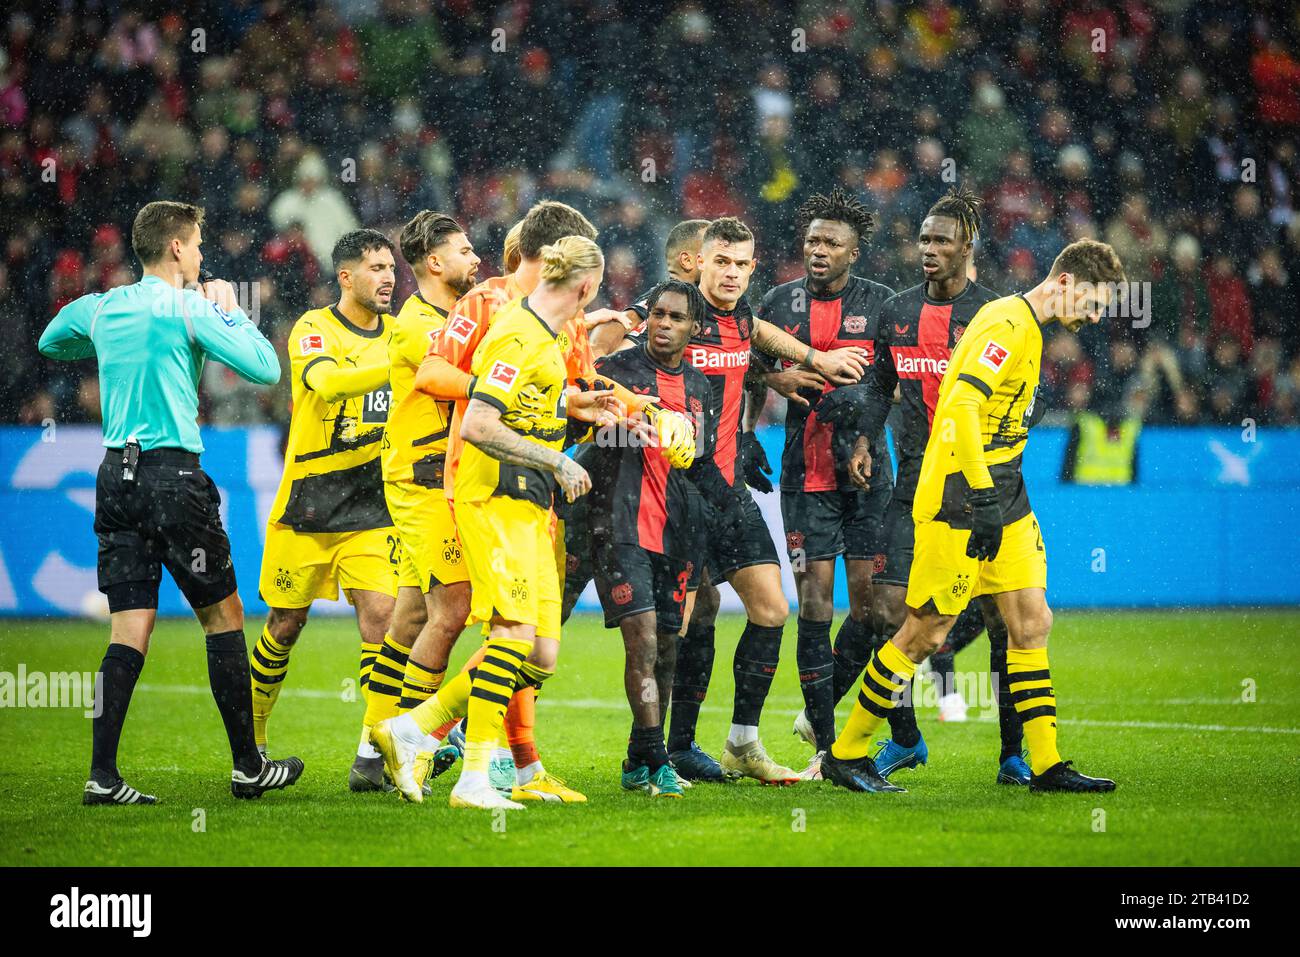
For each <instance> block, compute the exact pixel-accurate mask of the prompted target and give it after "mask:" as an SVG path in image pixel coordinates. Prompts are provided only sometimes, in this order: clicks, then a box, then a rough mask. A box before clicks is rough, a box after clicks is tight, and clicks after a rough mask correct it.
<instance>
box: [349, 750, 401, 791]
mask: <svg viewBox="0 0 1300 957" xmlns="http://www.w3.org/2000/svg"><path fill="white" fill-rule="evenodd" d="M348 790H349V791H355V792H362V791H391V790H393V785H392V782H390V781H389V780H388V776H387V775H386V774H385V773H384V759H383V758H382V757H378V758H363V757H362V756H361V755H359V754H358V755H357V756H356V759H355V760H353V762H352V767H350V768H349V769H348Z"/></svg>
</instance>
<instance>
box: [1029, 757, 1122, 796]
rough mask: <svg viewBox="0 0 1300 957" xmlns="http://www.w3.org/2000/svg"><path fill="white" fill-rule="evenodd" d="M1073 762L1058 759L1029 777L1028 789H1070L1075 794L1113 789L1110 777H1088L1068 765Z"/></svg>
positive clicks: (1113, 783) (1113, 784)
mask: <svg viewBox="0 0 1300 957" xmlns="http://www.w3.org/2000/svg"><path fill="white" fill-rule="evenodd" d="M1073 763H1074V762H1073V761H1058V762H1057V763H1056V764H1053V765H1052V766H1051V767H1050V768H1048V769H1047V770H1046V771H1044V772H1043V773H1042V774H1035V775H1034V776H1033V777H1032V778H1030V779H1029V790H1031V791H1035V792H1037V791H1070V792H1074V793H1077V794H1085V793H1090V792H1098V791H1113V790H1115V782H1114V781H1112V780H1110V778H1090V777H1088V775H1086V774H1080V773H1079V772H1078V771H1076V770H1074V768H1072V767H1071V766H1070V765H1072V764H1073Z"/></svg>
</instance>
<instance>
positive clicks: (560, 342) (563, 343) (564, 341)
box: [555, 332, 572, 355]
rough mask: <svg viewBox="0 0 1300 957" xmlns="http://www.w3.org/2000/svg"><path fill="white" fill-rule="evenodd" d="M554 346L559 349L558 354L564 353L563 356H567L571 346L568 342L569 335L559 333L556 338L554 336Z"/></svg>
mask: <svg viewBox="0 0 1300 957" xmlns="http://www.w3.org/2000/svg"><path fill="white" fill-rule="evenodd" d="M555 344H556V345H557V346H559V347H560V352H562V353H564V354H565V355H568V354H569V346H570V345H572V343H571V342H569V334H568V333H567V332H561V333H560V334H559V335H558V336H556V337H555Z"/></svg>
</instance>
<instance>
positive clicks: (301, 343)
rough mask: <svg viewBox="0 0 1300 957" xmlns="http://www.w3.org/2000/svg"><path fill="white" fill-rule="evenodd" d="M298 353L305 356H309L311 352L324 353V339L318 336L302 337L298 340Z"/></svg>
mask: <svg viewBox="0 0 1300 957" xmlns="http://www.w3.org/2000/svg"><path fill="white" fill-rule="evenodd" d="M298 351H299V352H301V353H302V354H303V355H305V356H309V355H311V354H312V353H313V352H324V351H325V337H324V336H320V335H316V336H303V337H302V338H301V339H299V340H298Z"/></svg>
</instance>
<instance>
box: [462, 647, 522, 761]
mask: <svg viewBox="0 0 1300 957" xmlns="http://www.w3.org/2000/svg"><path fill="white" fill-rule="evenodd" d="M531 647H532V646H531V644H530V643H529V642H527V641H518V640H516V639H513V638H489V639H488V643H487V654H485V655H484V656H483V660H482V661H480V662H479V663H478V664H477V665H476V666H475V667H474V669H473V671H472V672H471V674H472V675H473V677H472V679H471V688H470V693H469V708H468V715H467V718H468V720H467V721H466V723H465V765H464V771H465V772H470V773H473V772H482V773H483V774H487V770H488V763H489V762H490V761H491V758H492V749H493V748H495V747H496V746H497V741H498V740H499V739H500V738H501V726H502V724H503V723H504V721H505V715H506V708H507V707H508V706H509V705H510V696H511V695H512V694H513V693H514V690H515V681H516V680H517V679H518V677H519V666H520V665H521V664H523V663H524V659H525V658H527V657H528V652H529V649H530V648H531ZM462 773H464V772H462Z"/></svg>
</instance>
